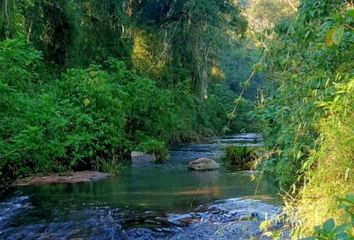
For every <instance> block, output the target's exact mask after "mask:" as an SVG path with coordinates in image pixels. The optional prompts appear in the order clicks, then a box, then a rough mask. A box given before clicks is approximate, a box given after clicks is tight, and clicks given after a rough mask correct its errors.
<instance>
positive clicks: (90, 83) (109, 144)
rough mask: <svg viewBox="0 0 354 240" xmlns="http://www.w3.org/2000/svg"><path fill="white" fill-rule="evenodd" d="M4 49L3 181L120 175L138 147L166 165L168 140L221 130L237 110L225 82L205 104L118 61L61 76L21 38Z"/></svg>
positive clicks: (186, 86)
mask: <svg viewBox="0 0 354 240" xmlns="http://www.w3.org/2000/svg"><path fill="white" fill-rule="evenodd" d="M0 46H1V48H0V59H1V62H0V90H1V95H0V107H1V109H2V111H1V112H0V117H1V118H0V123H1V127H0V158H1V161H0V172H1V178H15V177H19V176H24V175H27V174H31V173H45V172H60V171H66V170H81V169H99V170H104V171H109V172H117V171H118V170H119V162H121V160H122V159H123V158H124V156H126V155H128V154H129V151H132V150H135V149H137V148H138V149H140V150H142V151H146V152H148V153H152V154H155V155H156V157H157V159H158V161H161V160H163V159H166V157H167V143H170V142H176V141H182V140H183V141H187V140H191V139H194V140H196V139H198V138H200V137H201V136H205V135H212V134H216V133H220V132H221V130H222V128H223V126H225V125H226V123H227V122H228V117H227V114H226V113H227V112H228V111H231V109H232V107H233V105H232V99H234V94H233V93H232V92H231V91H230V90H229V89H228V88H227V87H226V86H224V85H215V86H214V87H213V88H211V91H210V97H209V98H208V99H207V100H203V101H201V100H200V99H199V98H197V97H195V96H194V95H193V92H192V90H191V89H192V84H191V83H190V82H188V81H186V82H183V83H180V84H178V86H177V87H176V88H175V89H174V90H173V91H172V90H170V89H164V88H161V87H158V86H157V84H156V82H154V81H152V80H151V79H149V78H147V77H143V76H141V75H138V74H137V73H136V72H134V71H132V70H129V69H128V67H127V66H126V64H124V63H123V62H122V61H119V60H116V59H113V58H110V59H108V61H106V62H104V63H103V64H102V65H94V64H92V65H90V66H89V67H87V68H69V69H67V70H66V71H64V72H62V73H61V74H60V75H58V74H49V67H48V65H46V63H45V62H43V60H42V57H41V53H40V52H38V51H37V50H35V49H33V48H32V47H30V46H29V44H28V43H26V40H24V39H23V38H16V39H8V40H5V41H2V42H0ZM225 101H227V102H229V103H230V104H228V105H224V104H223V102H225ZM242 126H243V125H242ZM242 126H238V125H236V126H235V129H236V127H242Z"/></svg>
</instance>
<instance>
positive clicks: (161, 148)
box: [138, 138, 168, 162]
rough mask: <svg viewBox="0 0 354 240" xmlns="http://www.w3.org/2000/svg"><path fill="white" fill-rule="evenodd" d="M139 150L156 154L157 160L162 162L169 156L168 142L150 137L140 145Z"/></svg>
mask: <svg viewBox="0 0 354 240" xmlns="http://www.w3.org/2000/svg"><path fill="white" fill-rule="evenodd" d="M138 150H139V151H142V152H146V153H149V154H153V155H155V158H156V162H162V161H164V160H167V158H168V149H167V147H166V143H165V142H163V141H159V140H156V139H151V138H148V139H146V140H144V141H143V142H141V143H140V144H139V145H138Z"/></svg>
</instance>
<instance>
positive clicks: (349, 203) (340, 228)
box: [306, 194, 354, 240]
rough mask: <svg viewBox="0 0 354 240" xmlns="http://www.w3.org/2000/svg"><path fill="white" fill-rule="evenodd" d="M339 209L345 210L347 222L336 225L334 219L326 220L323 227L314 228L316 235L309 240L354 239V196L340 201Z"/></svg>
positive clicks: (349, 195) (351, 195) (344, 215)
mask: <svg viewBox="0 0 354 240" xmlns="http://www.w3.org/2000/svg"><path fill="white" fill-rule="evenodd" d="M338 201H339V203H340V205H339V208H340V209H343V210H344V214H343V217H344V218H346V219H347V220H345V221H344V223H342V224H340V225H336V223H335V221H334V219H333V218H330V219H328V220H326V221H325V222H324V223H323V225H322V226H316V227H315V228H314V231H315V233H314V235H313V236H312V237H308V238H306V239H307V240H316V239H323V240H349V239H353V238H354V235H353V234H354V232H353V229H354V195H353V194H348V195H347V196H346V197H345V198H342V199H338Z"/></svg>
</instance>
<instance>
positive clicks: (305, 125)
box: [259, 0, 354, 237]
mask: <svg viewBox="0 0 354 240" xmlns="http://www.w3.org/2000/svg"><path fill="white" fill-rule="evenodd" d="M353 24H354V22H353V9H352V7H351V5H350V3H347V4H346V3H345V1H329V0H322V1H310V0H303V1H301V7H300V10H299V13H298V14H297V17H296V18H294V19H292V20H287V21H284V22H282V23H280V24H279V25H278V26H276V27H275V32H274V33H273V34H272V39H271V40H270V41H268V42H265V44H266V45H267V49H266V51H265V53H266V54H268V55H267V58H266V59H267V66H268V82H267V84H268V88H267V90H266V91H265V93H264V96H263V98H264V101H263V100H262V101H261V104H260V106H259V111H260V118H261V119H262V122H263V126H264V130H265V137H266V144H267V146H268V149H269V150H270V151H271V153H272V154H271V158H270V159H268V160H267V161H266V163H265V167H266V168H265V169H266V171H268V172H269V173H272V174H274V175H275V176H276V177H277V181H278V182H279V184H280V186H281V187H282V188H283V189H285V190H287V189H289V187H290V186H293V188H292V189H294V190H295V191H294V192H293V194H297V198H296V202H295V203H294V204H295V208H296V215H297V217H298V219H301V224H300V223H299V225H297V228H296V231H295V233H297V234H298V235H297V236H299V237H301V236H303V235H306V234H307V235H308V234H309V233H311V232H312V229H313V227H314V226H316V225H319V224H322V223H323V222H324V220H325V219H329V218H333V219H334V221H335V222H336V223H337V224H338V225H341V224H342V223H343V220H342V219H340V217H339V215H338V214H337V213H336V211H335V210H336V208H335V201H334V196H339V195H345V194H347V193H350V192H353V186H354V182H353V175H352V173H353V168H354V166H353V164H354V163H353V157H354V152H353V149H354V145H353V141H352V135H353V134H352V133H353V127H354V118H353V115H352V112H353V110H354V109H353V106H354V99H353V96H354V91H353V87H352V86H353V76H354V72H353V62H354V61H353V60H354V59H353V54H352V53H353V49H354V48H353V47H354V41H353V36H354V32H353ZM314 213H316V214H314ZM322 230H323V229H322Z"/></svg>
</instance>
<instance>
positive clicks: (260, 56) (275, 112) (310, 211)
mask: <svg viewBox="0 0 354 240" xmlns="http://www.w3.org/2000/svg"><path fill="white" fill-rule="evenodd" d="M241 3H242V4H240V5H239V4H238V3H235V1H231V0H228V1H218V0H200V1H195V0H181V1H157V0H148V1H138V0H115V1H114V0H104V1H98V0H95V1H92V0H81V1H79V0H3V1H2V2H1V3H0V4H1V8H0V9H1V11H0V110H1V111H0V179H6V180H8V179H14V178H17V177H21V176H25V175H28V174H33V173H47V172H61V171H68V170H82V169H98V170H102V171H112V170H113V171H115V170H116V169H117V164H119V162H121V161H122V159H126V158H127V157H128V156H129V154H130V152H131V151H133V150H139V151H146V152H149V153H154V154H155V155H156V156H157V157H158V159H159V160H162V159H165V158H166V154H167V150H166V149H167V146H168V144H169V143H172V142H178V141H192V140H197V139H200V138H202V137H203V136H208V135H213V134H220V133H222V131H223V130H230V131H234V132H237V131H243V130H248V131H253V130H255V129H257V128H258V127H259V126H258V124H255V122H254V118H256V117H257V119H259V120H260V122H261V127H262V129H263V132H264V137H265V142H266V149H268V153H266V154H265V157H264V158H265V159H266V160H265V161H262V163H261V164H262V169H264V170H265V171H266V172H267V173H269V174H272V175H273V176H275V178H276V181H277V183H278V184H279V186H280V188H281V189H282V190H284V191H285V192H287V195H286V196H288V197H289V198H288V199H287V201H288V202H287V203H290V204H289V205H288V209H289V210H290V211H289V212H290V213H291V214H289V216H292V218H291V220H294V221H293V222H294V223H296V224H297V225H296V226H295V227H296V228H295V230H296V231H295V234H296V235H295V236H296V237H299V236H304V235H307V234H309V233H311V232H312V231H313V227H314V226H316V225H321V226H322V227H317V228H316V229H317V230H316V234H317V235H316V238H317V239H333V238H336V236H337V235H341V234H342V233H343V231H344V230H345V231H346V234H348V226H349V227H351V226H353V220H352V219H353V218H352V217H353V215H350V214H351V213H352V205H353V198H352V196H351V195H348V196H347V197H346V198H345V197H344V196H345V195H346V194H348V193H351V192H354V189H353V186H354V180H353V168H354V160H353V159H354V139H353V135H354V115H353V112H354V54H353V53H354V33H353V30H354V10H353V2H352V1H344V0H320V1H313V0H301V1H300V4H299V6H297V4H296V1H289V0H274V1H271V0H250V1H241ZM242 8H244V10H245V11H244V12H243V13H244V14H243V13H242V11H241V9H242ZM246 17H247V18H248V22H249V24H247V21H246ZM257 47H258V48H257ZM260 49H261V50H260ZM253 63H257V64H255V65H254V67H253V68H251V67H250V66H251V65H252V64H253ZM260 72H262V73H261V74H259V73H260ZM263 77H266V78H267V80H266V81H265V82H262V81H261V80H262V79H263ZM246 79H248V80H247V81H246V82H245V83H243V84H240V83H241V82H242V81H244V80H246ZM251 82H253V86H252V85H251V86H249V85H250V83H251ZM260 85H261V86H263V87H264V89H262V91H259V92H257V87H258V86H260ZM240 93H241V96H239V94H240ZM256 95H257V96H258V100H259V105H258V107H257V109H256V110H255V109H254V103H253V102H252V101H250V100H247V99H244V98H243V97H246V98H254V97H255V96H256ZM235 99H237V100H236V101H235ZM235 103H236V107H235ZM255 116H256V117H255ZM257 130H259V129H257ZM227 151H228V153H227V154H228V156H227V158H228V159H229V160H230V162H235V163H236V164H239V163H240V161H241V160H240V159H242V160H245V159H246V158H247V156H251V155H252V153H250V152H247V151H246V150H244V149H231V148H230V149H228V150H227ZM262 151H263V149H262ZM242 155H244V156H243V157H241V158H240V156H242ZM245 156H246V157H245ZM240 167H241V168H242V166H240ZM289 189H290V191H289ZM338 198H339V200H338ZM336 199H337V200H336ZM338 201H339V202H340V203H341V207H342V208H341V209H342V210H341V212H339V213H338V212H337V205H338ZM343 202H344V203H345V204H344V205H343ZM350 204H351V205H350ZM343 206H344V207H343ZM343 209H344V210H343ZM343 212H346V213H347V215H348V213H349V215H348V216H349V217H345V216H344V217H343V216H342V215H343V214H341V213H343ZM315 213H316V214H315ZM299 219H301V221H299ZM327 219H328V220H327ZM326 220H327V221H326ZM300 223H301V224H300ZM323 223H324V224H323ZM350 224H351V225H350ZM342 226H345V227H342ZM338 229H340V230H341V231H342V232H341V231H339V230H338ZM343 229H344V230H343ZM341 236H344V235H341ZM344 239H345V238H344Z"/></svg>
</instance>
